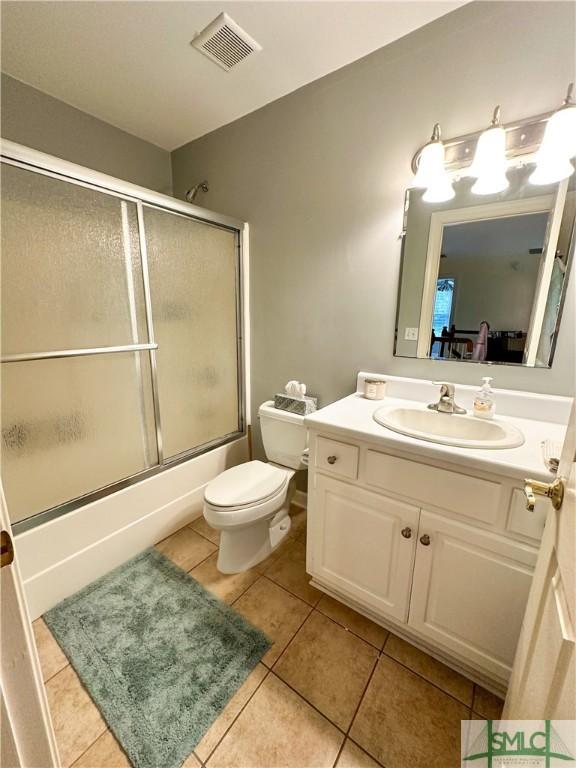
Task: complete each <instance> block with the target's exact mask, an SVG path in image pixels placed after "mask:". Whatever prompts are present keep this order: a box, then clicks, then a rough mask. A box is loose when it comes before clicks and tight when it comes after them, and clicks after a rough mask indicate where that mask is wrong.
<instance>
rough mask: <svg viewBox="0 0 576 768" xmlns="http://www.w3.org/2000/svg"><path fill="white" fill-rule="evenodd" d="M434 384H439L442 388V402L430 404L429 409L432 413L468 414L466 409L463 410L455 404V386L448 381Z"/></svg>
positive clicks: (434, 382)
mask: <svg viewBox="0 0 576 768" xmlns="http://www.w3.org/2000/svg"><path fill="white" fill-rule="evenodd" d="M432 384H437V385H438V386H439V387H440V400H438V402H437V403H430V405H429V406H428V408H430V410H431V411H438V413H466V408H461V407H460V406H459V405H456V403H455V402H454V392H455V387H454V384H450V383H449V382H448V381H433V382H432Z"/></svg>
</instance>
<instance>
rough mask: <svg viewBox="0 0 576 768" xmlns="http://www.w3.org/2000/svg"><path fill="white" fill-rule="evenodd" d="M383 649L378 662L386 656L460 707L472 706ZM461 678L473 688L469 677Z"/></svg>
mask: <svg viewBox="0 0 576 768" xmlns="http://www.w3.org/2000/svg"><path fill="white" fill-rule="evenodd" d="M395 637H397V635H395ZM386 642H387V641H386ZM385 647H386V643H385V644H384V648H385ZM412 647H413V648H416V646H412ZM384 648H383V649H382V650H381V651H380V656H379V657H378V661H380V658H381V657H382V656H386V658H387V659H391V660H392V661H394V662H396V664H399V665H400V666H401V667H402V668H403V669H407V670H408V672H411V673H412V674H413V675H416V677H419V678H420V679H421V680H424V682H426V683H428V684H429V685H431V686H432V687H433V688H436V690H438V691H440V692H441V693H443V694H445V695H446V696H449V697H450V698H451V699H453V700H454V701H456V702H457V703H458V704H460V705H461V706H462V707H471V706H472V704H466V703H465V702H464V701H462V700H461V699H459V698H457V697H456V696H454V694H453V693H450V692H449V691H447V690H446V689H445V688H442V687H441V686H439V685H438V684H437V683H434V682H432V680H430V679H429V678H428V677H425V676H424V675H422V674H420V672H416V670H414V669H412V667H409V666H408V665H407V664H404V663H403V662H402V661H399V660H398V659H397V658H396V657H395V656H391V655H390V654H389V653H387V652H386V651H385V650H384ZM417 650H419V649H417ZM422 653H424V651H422ZM430 658H431V659H433V658H434V657H433V656H430ZM439 663H440V664H441V663H442V662H439ZM448 669H450V667H448ZM452 671H455V670H452ZM456 674H460V673H459V672H458V673H456ZM461 677H464V679H465V680H468V682H469V683H472V685H473V686H474V685H475V683H474V682H473V681H472V680H470V678H469V677H465V676H464V675H461ZM472 702H474V690H472Z"/></svg>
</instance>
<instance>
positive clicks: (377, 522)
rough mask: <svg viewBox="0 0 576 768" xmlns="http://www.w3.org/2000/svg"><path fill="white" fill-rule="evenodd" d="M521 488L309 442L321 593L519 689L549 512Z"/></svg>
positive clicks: (323, 437)
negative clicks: (522, 643)
mask: <svg viewBox="0 0 576 768" xmlns="http://www.w3.org/2000/svg"><path fill="white" fill-rule="evenodd" d="M519 494H521V489H520V488H519V481H518V480H515V479H509V478H506V477H503V476H496V475H494V476H492V475H488V474H486V473H483V472H478V473H473V472H472V471H470V470H461V469H460V468H459V467H457V466H455V465H453V464H450V465H449V464H441V463H440V462H437V461H436V462H432V461H430V460H422V461H421V460H419V457H417V456H414V455H408V454H403V455H400V454H399V453H397V452H395V453H394V455H392V454H391V453H386V452H384V451H382V450H380V449H378V448H377V447H375V446H374V445H372V444H370V443H364V442H362V441H356V440H348V439H347V438H345V437H344V438H342V437H341V436H340V435H336V434H325V433H316V432H314V431H312V430H311V431H310V474H309V490H308V550H307V570H308V572H309V574H310V575H311V576H312V582H313V583H314V584H315V585H316V586H318V587H320V588H321V589H323V590H324V591H326V592H328V593H329V594H332V595H333V596H335V597H337V598H338V599H340V600H341V601H342V602H345V603H348V604H349V605H350V606H352V607H353V608H355V609H357V610H359V611H360V612H363V613H365V614H366V615H368V616H369V617H370V618H372V619H374V620H376V621H378V622H379V623H381V624H383V625H384V626H387V627H388V628H390V629H392V631H396V632H398V633H399V634H402V635H404V636H405V637H407V638H408V639H412V640H413V641H414V642H416V644H420V645H421V646H423V647H425V648H427V649H428V650H430V651H431V652H432V653H434V654H435V655H437V656H438V657H439V658H442V659H443V660H445V661H447V662H448V663H452V666H455V667H456V668H458V669H461V670H462V671H464V672H468V673H474V672H476V677H477V678H478V679H480V681H488V682H492V683H493V685H494V686H495V687H497V688H500V689H502V688H503V687H504V686H505V685H506V682H507V680H508V677H509V674H510V670H511V666H512V662H513V658H514V652H515V648H516V643H517V640H518V636H519V633H520V626H521V622H522V616H523V613H524V608H525V605H526V600H527V597H528V591H529V588H530V583H531V580H532V574H533V570H534V566H535V563H536V557H537V552H538V539H539V536H540V535H541V531H542V529H543V521H544V517H545V514H546V512H545V510H546V507H545V506H542V505H541V506H540V507H539V508H538V509H537V510H536V511H535V513H529V512H527V511H526V510H525V509H521V508H520V503H521V497H520V495H519Z"/></svg>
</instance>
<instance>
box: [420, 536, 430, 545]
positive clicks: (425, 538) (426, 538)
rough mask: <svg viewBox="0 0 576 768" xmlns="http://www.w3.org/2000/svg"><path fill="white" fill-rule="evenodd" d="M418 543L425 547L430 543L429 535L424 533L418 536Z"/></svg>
mask: <svg viewBox="0 0 576 768" xmlns="http://www.w3.org/2000/svg"><path fill="white" fill-rule="evenodd" d="M420 544H423V545H424V546H425V547H428V546H429V545H430V536H428V534H427V533H425V534H424V535H423V536H420Z"/></svg>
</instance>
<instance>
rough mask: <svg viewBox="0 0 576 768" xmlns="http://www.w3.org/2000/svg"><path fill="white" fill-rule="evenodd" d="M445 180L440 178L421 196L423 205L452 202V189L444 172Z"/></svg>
mask: <svg viewBox="0 0 576 768" xmlns="http://www.w3.org/2000/svg"><path fill="white" fill-rule="evenodd" d="M444 176H445V178H440V179H438V180H437V181H436V182H434V184H431V185H430V186H429V187H428V189H427V190H426V192H424V194H423V195H422V200H424V202H425V203H443V202H445V201H446V200H452V198H453V197H454V195H455V194H456V193H455V192H454V187H453V186H452V181H451V180H450V177H449V176H448V174H447V173H446V171H444Z"/></svg>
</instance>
